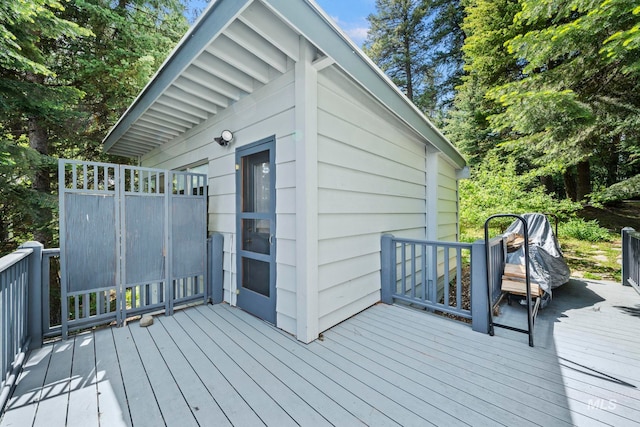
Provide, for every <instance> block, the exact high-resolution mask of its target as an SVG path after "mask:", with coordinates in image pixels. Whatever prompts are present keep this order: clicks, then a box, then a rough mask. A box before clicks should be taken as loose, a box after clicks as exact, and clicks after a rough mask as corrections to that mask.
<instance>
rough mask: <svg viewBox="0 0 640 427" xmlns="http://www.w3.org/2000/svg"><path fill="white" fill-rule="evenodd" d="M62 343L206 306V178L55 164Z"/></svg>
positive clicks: (104, 165) (88, 164)
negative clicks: (71, 336) (85, 332)
mask: <svg viewBox="0 0 640 427" xmlns="http://www.w3.org/2000/svg"><path fill="white" fill-rule="evenodd" d="M58 181H59V194H60V261H61V262H60V270H61V286H60V290H61V295H62V314H61V318H62V319H61V330H62V336H63V337H66V335H67V332H68V331H69V330H73V329H81V328H86V327H88V326H92V325H96V324H100V323H109V322H112V321H115V322H116V323H117V324H118V325H120V324H122V323H123V321H124V320H125V319H126V318H127V317H129V316H132V315H137V314H143V313H148V312H153V311H158V310H164V311H165V312H166V313H167V314H171V313H172V311H173V307H174V305H175V304H183V303H188V302H195V301H198V300H200V301H203V300H206V299H208V297H209V295H208V293H207V286H206V283H207V274H206V252H207V249H206V233H207V225H206V216H207V177H206V175H203V174H197V173H192V172H178V171H167V170H162V169H151V168H143V167H135V166H128V165H116V164H110V163H97V162H79V161H75V160H65V159H60V160H59V166H58Z"/></svg>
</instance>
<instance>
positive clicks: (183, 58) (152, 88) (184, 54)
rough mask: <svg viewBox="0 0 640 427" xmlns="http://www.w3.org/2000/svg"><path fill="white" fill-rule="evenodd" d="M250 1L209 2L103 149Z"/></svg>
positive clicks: (109, 135) (105, 148)
mask: <svg viewBox="0 0 640 427" xmlns="http://www.w3.org/2000/svg"><path fill="white" fill-rule="evenodd" d="M250 3H251V0H244V1H239V0H236V1H232V2H229V1H220V0H214V1H213V2H212V3H211V4H210V5H209V6H208V8H207V9H206V10H205V11H204V12H203V14H202V16H201V17H200V19H198V21H197V22H196V23H195V24H194V25H193V27H191V29H190V30H189V31H187V33H186V34H185V35H184V37H183V38H182V39H181V40H180V42H179V43H178V45H177V46H176V47H175V48H174V50H173V51H172V52H171V54H169V56H168V57H167V59H166V60H165V62H164V63H163V64H162V65H161V66H160V68H159V69H158V71H157V72H156V74H155V75H154V76H153V77H152V78H151V80H150V81H149V83H147V85H146V86H145V87H144V89H143V90H142V91H141V92H140V94H139V95H138V96H137V98H136V99H135V100H134V101H133V103H132V104H131V105H130V106H129V108H128V109H127V110H126V111H125V112H124V114H123V115H122V116H121V117H120V119H119V120H118V122H116V124H115V125H114V126H113V127H112V128H111V130H109V133H107V136H105V138H104V139H103V140H102V142H103V150H104V151H105V152H107V151H108V150H109V149H110V148H111V147H113V145H114V144H115V143H116V142H117V141H118V140H119V139H120V138H121V137H122V136H123V135H124V134H125V133H126V132H127V130H129V128H130V127H131V125H133V124H134V123H135V122H136V121H137V120H138V119H139V118H140V116H142V114H143V113H144V112H145V111H147V109H148V108H149V107H150V106H151V105H152V104H153V103H154V102H155V101H156V100H157V99H158V98H159V97H160V96H161V95H162V94H163V92H164V91H165V90H166V89H167V88H168V87H169V86H170V85H171V83H172V82H173V81H174V80H175V79H176V78H177V77H178V76H179V75H180V73H181V72H182V71H183V70H184V69H185V68H186V67H187V66H188V65H189V64H190V63H191V62H192V61H193V60H194V59H195V58H196V57H197V56H198V54H199V53H200V52H202V50H203V49H204V48H205V47H206V46H207V45H208V44H209V43H210V42H211V40H212V39H213V38H214V37H216V35H217V34H219V33H220V32H222V31H223V30H224V28H225V27H226V26H228V25H229V23H230V22H232V21H233V19H234V18H235V17H236V16H238V15H239V14H240V13H241V12H242V11H243V10H244V9H245V8H246V7H247V6H248V5H249V4H250Z"/></svg>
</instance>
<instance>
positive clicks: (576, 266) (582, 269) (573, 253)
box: [559, 233, 622, 282]
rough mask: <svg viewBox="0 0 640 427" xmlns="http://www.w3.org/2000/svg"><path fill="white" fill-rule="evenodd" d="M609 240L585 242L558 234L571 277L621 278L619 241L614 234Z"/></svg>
mask: <svg viewBox="0 0 640 427" xmlns="http://www.w3.org/2000/svg"><path fill="white" fill-rule="evenodd" d="M610 236H611V238H610V241H599V242H586V241H583V240H578V239H575V238H572V237H563V236H562V234H560V236H559V241H560V246H561V247H562V251H563V252H564V256H565V259H566V261H567V264H569V268H570V269H571V276H572V277H583V278H585V279H592V280H611V281H615V282H619V281H620V280H621V275H622V271H621V268H622V267H621V254H622V249H621V241H620V237H619V236H618V235H616V234H613V233H612V234H611V235H610Z"/></svg>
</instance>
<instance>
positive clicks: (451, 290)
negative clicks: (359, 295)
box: [381, 234, 488, 332]
mask: <svg viewBox="0 0 640 427" xmlns="http://www.w3.org/2000/svg"><path fill="white" fill-rule="evenodd" d="M485 259H486V254H485V246H484V242H483V241H477V242H475V243H459V242H441V241H429V240H415V239H403V238H397V237H394V236H392V235H389V234H387V235H384V236H382V252H381V266H382V268H381V272H382V273H381V274H382V283H381V299H382V302H385V303H387V304H391V303H393V302H394V301H398V302H403V303H407V304H410V305H413V306H417V307H422V308H425V309H427V310H431V311H436V312H441V313H446V314H449V315H454V316H457V317H460V318H463V319H469V320H471V323H472V325H473V329H474V330H478V331H481V332H487V330H488V329H487V325H488V303H487V290H486V289H487V287H486V286H487V279H486V277H487V276H486V263H485ZM465 300H467V301H469V303H470V306H469V307H466V306H463V301H465Z"/></svg>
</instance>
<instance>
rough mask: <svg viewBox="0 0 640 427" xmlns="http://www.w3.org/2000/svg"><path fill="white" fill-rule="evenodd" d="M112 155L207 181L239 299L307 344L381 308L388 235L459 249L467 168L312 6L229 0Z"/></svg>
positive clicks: (304, 0) (111, 137)
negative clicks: (383, 241)
mask: <svg viewBox="0 0 640 427" xmlns="http://www.w3.org/2000/svg"><path fill="white" fill-rule="evenodd" d="M225 130H228V131H231V133H232V135H233V139H232V140H231V141H230V142H229V143H228V144H226V143H225V141H224V140H223V139H220V137H221V136H222V134H223V131H225ZM216 138H217V139H218V141H216ZM104 144H105V149H106V150H107V151H108V152H109V153H111V154H116V155H122V156H129V157H135V158H137V159H138V160H139V162H140V164H141V165H143V166H148V167H155V168H163V169H196V170H199V171H200V170H201V171H204V172H206V173H207V174H208V194H209V208H208V209H209V210H208V212H209V218H208V228H209V231H210V232H214V231H215V232H220V233H222V234H223V235H224V236H225V244H224V251H225V253H224V288H225V293H224V295H225V300H226V301H228V302H229V303H230V304H232V305H236V304H237V305H238V306H240V307H241V308H243V309H245V310H247V311H249V312H252V313H254V314H256V315H257V316H259V317H261V318H263V319H265V320H267V321H270V322H271V323H274V324H275V325H277V327H279V328H281V329H283V330H285V331H287V332H290V333H292V334H294V335H295V336H296V337H297V338H298V339H299V340H301V341H304V342H310V341H312V340H314V339H315V338H317V337H318V334H319V333H320V332H322V331H324V330H326V329H328V328H330V327H331V326H333V325H336V324H337V323H339V322H341V321H343V320H345V319H347V318H348V317H350V316H352V315H354V314H356V313H358V312H360V311H361V310H363V309H365V308H367V307H369V306H371V305H372V304H375V303H376V302H378V301H379V300H380V238H381V236H382V235H383V234H384V233H393V234H394V235H396V236H400V237H409V238H416V239H431V240H449V241H455V240H457V238H458V190H457V188H458V185H457V180H458V178H459V176H460V172H461V171H462V170H463V169H464V168H465V161H464V159H463V157H462V156H461V155H460V153H459V152H458V151H457V150H456V149H455V148H454V147H453V145H452V144H451V143H450V142H449V141H447V139H445V137H444V136H443V135H442V134H441V133H440V132H439V131H438V130H437V129H436V128H435V127H434V126H433V125H432V124H431V123H430V122H429V120H428V119H427V118H426V117H425V116H424V115H423V114H422V113H421V112H420V111H419V110H418V109H417V108H416V107H415V106H414V105H413V104H412V103H411V102H410V101H409V100H408V99H407V98H406V97H405V96H404V95H403V94H402V93H401V92H400V91H399V90H398V89H397V88H396V87H395V86H394V84H393V83H392V82H391V81H390V80H389V79H388V78H387V77H386V76H385V75H384V73H383V72H382V71H381V70H380V69H379V68H378V67H377V66H376V65H375V64H374V63H373V62H372V61H371V60H370V59H368V58H367V57H366V55H365V54H364V53H363V52H362V51H361V50H360V49H359V48H358V47H357V46H356V45H355V44H354V43H353V42H352V41H351V40H350V39H349V38H348V36H346V35H345V33H344V32H342V31H341V30H340V28H338V27H337V25H336V24H335V23H334V22H333V21H332V20H331V19H330V18H329V17H328V16H327V15H326V14H325V13H324V12H323V11H322V10H321V9H320V8H319V7H318V5H316V4H315V2H313V1H312V0H213V1H212V2H211V4H210V5H209V7H208V8H207V9H206V11H205V12H204V13H203V14H202V16H201V17H200V19H199V20H198V21H197V22H196V23H195V24H194V26H193V27H192V28H191V30H190V31H189V32H188V33H187V34H186V35H185V37H184V38H183V39H182V41H181V42H180V43H179V45H178V46H177V47H176V49H175V50H174V51H173V52H172V54H171V55H170V56H169V58H168V59H167V60H166V61H165V63H164V64H163V66H162V67H161V68H160V70H159V71H158V73H157V74H156V75H155V76H154V77H153V79H152V80H151V81H150V82H149V84H148V85H147V86H146V87H145V89H144V90H143V91H142V93H141V94H140V95H139V96H138V98H137V99H136V100H135V101H134V103H133V104H132V105H131V106H130V107H129V109H128V110H127V111H126V112H125V113H124V115H123V116H122V117H121V118H120V120H119V121H118V123H117V124H116V126H114V128H113V129H112V130H111V131H110V133H109V134H108V135H107V137H106V138H105V140H104Z"/></svg>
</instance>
